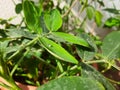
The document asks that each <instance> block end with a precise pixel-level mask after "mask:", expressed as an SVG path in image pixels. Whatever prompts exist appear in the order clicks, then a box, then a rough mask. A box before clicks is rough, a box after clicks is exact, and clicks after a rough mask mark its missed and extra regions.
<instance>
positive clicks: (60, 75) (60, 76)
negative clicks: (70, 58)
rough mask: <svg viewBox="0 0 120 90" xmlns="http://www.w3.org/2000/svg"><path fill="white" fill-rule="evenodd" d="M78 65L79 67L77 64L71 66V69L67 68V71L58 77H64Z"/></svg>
mask: <svg viewBox="0 0 120 90" xmlns="http://www.w3.org/2000/svg"><path fill="white" fill-rule="evenodd" d="M77 67H78V66H77V65H75V66H73V67H71V68H70V69H69V70H67V71H65V72H63V73H62V74H60V75H59V76H58V77H57V78H60V77H62V76H65V75H66V74H67V73H68V72H69V71H71V70H75V69H76V68H77Z"/></svg>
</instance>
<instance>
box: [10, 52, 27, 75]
mask: <svg viewBox="0 0 120 90" xmlns="http://www.w3.org/2000/svg"><path fill="white" fill-rule="evenodd" d="M28 52H29V50H27V51H26V52H25V53H24V54H23V56H22V57H21V58H20V59H19V60H18V62H17V63H16V65H15V66H14V67H13V69H12V71H11V73H10V76H12V75H13V74H14V72H15V70H16V69H17V67H18V65H19V64H20V63H21V62H22V61H23V58H24V57H25V56H26V55H27V54H28Z"/></svg>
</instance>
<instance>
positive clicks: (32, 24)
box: [23, 0, 41, 32]
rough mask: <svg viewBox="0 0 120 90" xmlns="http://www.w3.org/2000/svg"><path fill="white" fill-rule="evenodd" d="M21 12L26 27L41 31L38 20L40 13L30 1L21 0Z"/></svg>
mask: <svg viewBox="0 0 120 90" xmlns="http://www.w3.org/2000/svg"><path fill="white" fill-rule="evenodd" d="M23 12H24V16H25V21H26V24H27V26H28V28H29V29H30V30H31V31H37V32H41V28H40V21H39V17H40V14H39V12H38V10H37V8H36V7H35V5H34V3H33V2H32V1H29V0H24V1H23ZM38 30H39V31H38Z"/></svg>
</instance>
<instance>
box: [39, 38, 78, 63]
mask: <svg viewBox="0 0 120 90" xmlns="http://www.w3.org/2000/svg"><path fill="white" fill-rule="evenodd" d="M39 40H40V43H41V44H42V45H43V47H44V48H45V49H46V50H47V51H48V52H49V53H51V54H52V55H53V56H55V57H57V58H59V59H61V60H64V61H66V62H71V63H74V64H77V63H78V61H77V60H76V59H75V58H74V57H73V56H72V55H70V54H69V53H68V52H67V51H66V50H65V49H64V48H62V47H61V46H60V45H58V44H56V43H55V42H53V41H51V40H49V39H47V38H45V37H41V38H40V39H39Z"/></svg>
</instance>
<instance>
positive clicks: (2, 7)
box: [0, 0, 21, 24]
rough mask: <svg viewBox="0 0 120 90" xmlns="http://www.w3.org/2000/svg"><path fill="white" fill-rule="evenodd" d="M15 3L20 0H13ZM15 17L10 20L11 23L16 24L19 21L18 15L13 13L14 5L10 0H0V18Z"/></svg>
mask: <svg viewBox="0 0 120 90" xmlns="http://www.w3.org/2000/svg"><path fill="white" fill-rule="evenodd" d="M14 1H15V3H19V2H20V0H14ZM14 16H15V17H16V18H15V19H13V20H12V21H11V22H12V23H13V24H18V23H19V22H20V21H21V17H20V15H16V13H15V5H14V3H13V2H12V0H0V18H3V19H9V18H11V17H14Z"/></svg>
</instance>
